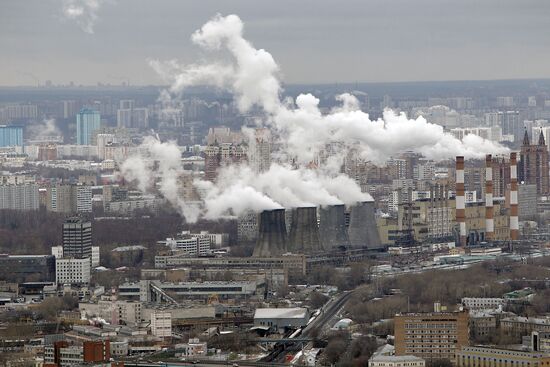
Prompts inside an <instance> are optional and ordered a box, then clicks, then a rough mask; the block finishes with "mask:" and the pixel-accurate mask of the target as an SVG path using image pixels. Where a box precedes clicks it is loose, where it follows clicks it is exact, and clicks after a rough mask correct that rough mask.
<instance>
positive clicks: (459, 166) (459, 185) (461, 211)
mask: <svg viewBox="0 0 550 367" xmlns="http://www.w3.org/2000/svg"><path fill="white" fill-rule="evenodd" d="M455 184H456V198H455V200H456V222H457V223H458V226H459V230H460V241H459V242H460V246H462V247H466V200H465V198H464V157H462V156H457V157H456V183H455Z"/></svg>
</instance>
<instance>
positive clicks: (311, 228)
mask: <svg viewBox="0 0 550 367" xmlns="http://www.w3.org/2000/svg"><path fill="white" fill-rule="evenodd" d="M288 250H289V251H291V252H294V253H300V254H311V253H315V252H320V251H322V248H321V243H320V241H319V228H318V227H317V207H314V206H310V207H299V208H295V209H293V210H292V224H291V225H290V234H289V240H288Z"/></svg>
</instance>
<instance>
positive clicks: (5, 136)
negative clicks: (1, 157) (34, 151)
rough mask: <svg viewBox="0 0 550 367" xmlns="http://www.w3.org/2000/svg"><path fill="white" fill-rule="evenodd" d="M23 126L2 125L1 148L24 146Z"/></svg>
mask: <svg viewBox="0 0 550 367" xmlns="http://www.w3.org/2000/svg"><path fill="white" fill-rule="evenodd" d="M22 146H23V127H22V126H11V125H10V126H6V125H0V148H2V147H22Z"/></svg>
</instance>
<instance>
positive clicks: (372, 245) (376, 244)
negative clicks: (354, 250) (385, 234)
mask: <svg viewBox="0 0 550 367" xmlns="http://www.w3.org/2000/svg"><path fill="white" fill-rule="evenodd" d="M374 211H375V207H374V201H363V202H360V203H357V204H356V205H355V206H353V207H352V208H351V215H350V224H349V240H350V244H351V246H352V247H366V248H368V249H380V248H382V247H383V245H382V243H381V241H380V235H379V234H378V228H377V227H376V219H375V217H374Z"/></svg>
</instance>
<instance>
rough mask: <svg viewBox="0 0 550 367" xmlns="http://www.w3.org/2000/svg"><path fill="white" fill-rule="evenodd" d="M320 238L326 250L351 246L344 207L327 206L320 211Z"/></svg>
mask: <svg viewBox="0 0 550 367" xmlns="http://www.w3.org/2000/svg"><path fill="white" fill-rule="evenodd" d="M319 219H320V221H319V237H320V240H321V245H322V247H323V249H324V250H331V249H333V248H335V247H339V246H346V247H348V246H349V236H348V231H347V229H346V217H345V207H344V205H343V204H342V205H327V206H325V207H321V208H320V209H319Z"/></svg>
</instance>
